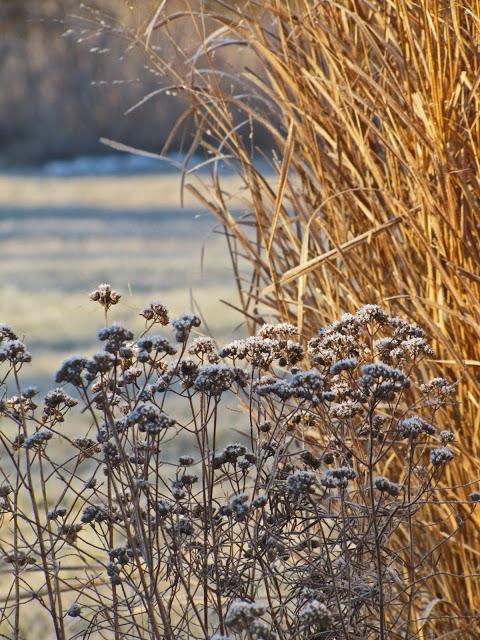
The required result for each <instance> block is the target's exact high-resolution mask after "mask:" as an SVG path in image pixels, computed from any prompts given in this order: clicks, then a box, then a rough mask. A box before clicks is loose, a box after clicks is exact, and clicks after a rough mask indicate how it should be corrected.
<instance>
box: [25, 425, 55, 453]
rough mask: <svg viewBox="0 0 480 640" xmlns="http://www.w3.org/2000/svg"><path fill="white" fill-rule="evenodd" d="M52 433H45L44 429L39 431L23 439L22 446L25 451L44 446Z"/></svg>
mask: <svg viewBox="0 0 480 640" xmlns="http://www.w3.org/2000/svg"><path fill="white" fill-rule="evenodd" d="M52 435H53V434H52V432H51V431H47V430H46V429H40V430H39V431H37V432H36V433H34V434H32V435H31V436H28V437H27V438H25V440H24V442H23V446H24V447H25V449H33V448H34V447H42V446H43V445H45V444H46V443H47V442H48V441H49V440H50V439H51V438H52Z"/></svg>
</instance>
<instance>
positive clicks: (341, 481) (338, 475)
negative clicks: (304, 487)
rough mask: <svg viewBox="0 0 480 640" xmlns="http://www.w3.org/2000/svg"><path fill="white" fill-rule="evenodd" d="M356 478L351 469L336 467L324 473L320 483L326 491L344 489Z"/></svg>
mask: <svg viewBox="0 0 480 640" xmlns="http://www.w3.org/2000/svg"><path fill="white" fill-rule="evenodd" d="M356 477H357V473H356V471H355V470H354V469H352V468H351V467H338V468H337V469H328V470H327V471H324V472H323V474H322V477H321V480H320V482H321V484H322V485H323V486H324V487H326V488H327V489H334V488H335V487H340V488H345V487H346V486H347V485H348V481H349V480H354V479H355V478H356Z"/></svg>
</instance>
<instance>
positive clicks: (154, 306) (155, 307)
mask: <svg viewBox="0 0 480 640" xmlns="http://www.w3.org/2000/svg"><path fill="white" fill-rule="evenodd" d="M140 315H141V316H143V317H144V318H145V320H153V321H154V322H158V323H159V324H161V325H163V326H164V327H165V326H166V325H167V324H168V323H169V318H168V309H167V307H165V306H164V305H163V304H161V302H152V303H150V306H148V307H146V308H145V309H144V310H143V312H142V313H141V314H140Z"/></svg>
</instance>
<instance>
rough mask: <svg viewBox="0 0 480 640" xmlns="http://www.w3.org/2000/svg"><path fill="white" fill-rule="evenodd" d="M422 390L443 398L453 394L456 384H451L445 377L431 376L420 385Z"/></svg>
mask: <svg viewBox="0 0 480 640" xmlns="http://www.w3.org/2000/svg"><path fill="white" fill-rule="evenodd" d="M421 389H422V391H424V392H426V393H428V394H430V395H431V396H433V397H436V398H439V399H442V400H443V399H445V398H448V397H449V396H452V395H454V394H455V391H456V385H455V384H451V383H449V382H448V380H446V379H445V378H433V379H432V380H430V381H429V382H427V383H426V384H423V385H422V386H421Z"/></svg>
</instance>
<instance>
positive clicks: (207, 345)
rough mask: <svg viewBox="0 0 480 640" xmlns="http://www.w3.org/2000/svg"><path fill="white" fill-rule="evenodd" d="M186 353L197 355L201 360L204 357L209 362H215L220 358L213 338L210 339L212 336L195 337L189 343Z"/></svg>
mask: <svg viewBox="0 0 480 640" xmlns="http://www.w3.org/2000/svg"><path fill="white" fill-rule="evenodd" d="M188 353H189V354H190V355H195V356H197V357H198V358H200V360H202V362H203V360H204V359H206V360H207V361H208V362H209V363H210V364H217V363H218V362H219V360H220V358H219V356H218V354H217V346H216V344H215V340H212V338H204V337H200V338H195V340H194V341H193V342H192V344H191V345H190V348H189V350H188Z"/></svg>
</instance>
